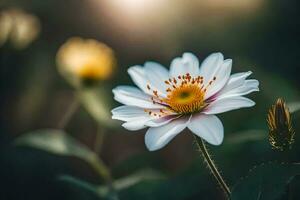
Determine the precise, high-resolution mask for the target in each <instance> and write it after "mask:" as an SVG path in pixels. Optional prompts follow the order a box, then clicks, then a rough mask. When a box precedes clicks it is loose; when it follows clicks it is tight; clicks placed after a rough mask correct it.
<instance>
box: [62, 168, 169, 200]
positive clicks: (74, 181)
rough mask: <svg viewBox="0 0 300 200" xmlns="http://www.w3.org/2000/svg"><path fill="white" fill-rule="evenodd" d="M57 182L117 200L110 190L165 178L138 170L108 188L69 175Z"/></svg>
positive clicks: (146, 170)
mask: <svg viewBox="0 0 300 200" xmlns="http://www.w3.org/2000/svg"><path fill="white" fill-rule="evenodd" d="M58 180H59V181H62V182H65V183H68V184H71V185H74V186H76V187H78V188H81V189H82V190H86V191H89V192H91V193H94V194H95V195H97V196H99V197H100V198H106V199H117V198H116V197H115V194H114V192H112V190H111V188H113V190H116V191H121V190H126V189H128V188H130V187H132V186H134V185H137V184H139V183H141V182H144V181H146V182H147V181H154V180H155V181H158V180H165V177H164V176H163V175H162V174H161V173H159V172H157V171H155V170H152V169H144V170H140V171H138V172H136V173H134V174H131V175H129V176H126V177H124V178H120V179H117V180H115V181H113V182H112V187H111V188H110V187H108V186H106V185H103V186H102V185H101V186H99V185H95V184H91V183H88V182H86V181H84V180H80V179H78V178H75V177H72V176H69V175H62V176H59V177H58Z"/></svg>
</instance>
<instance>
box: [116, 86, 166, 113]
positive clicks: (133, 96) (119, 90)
mask: <svg viewBox="0 0 300 200" xmlns="http://www.w3.org/2000/svg"><path fill="white" fill-rule="evenodd" d="M113 93H114V99H115V100H116V101H118V102H120V103H123V104H125V105H129V106H137V107H140V108H150V109H151V108H153V109H155V108H164V106H162V105H160V104H153V102H152V101H151V97H150V96H149V95H147V94H145V93H143V92H142V91H141V90H139V89H137V88H135V87H131V86H118V87H116V88H115V89H113Z"/></svg>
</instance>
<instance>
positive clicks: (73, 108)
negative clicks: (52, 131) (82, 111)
mask: <svg viewBox="0 0 300 200" xmlns="http://www.w3.org/2000/svg"><path fill="white" fill-rule="evenodd" d="M79 105H80V103H79V100H78V99H77V97H76V96H75V97H74V99H73V102H72V103H71V105H70V106H69V107H68V109H67V111H66V112H65V114H64V115H63V117H62V119H61V121H60V122H59V124H58V128H59V129H64V128H65V127H66V125H67V124H68V123H69V121H70V120H71V119H72V116H73V115H74V113H75V112H76V110H77V109H78V108H79Z"/></svg>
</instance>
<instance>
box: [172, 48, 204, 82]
mask: <svg viewBox="0 0 300 200" xmlns="http://www.w3.org/2000/svg"><path fill="white" fill-rule="evenodd" d="M187 73H189V74H190V75H191V76H192V77H196V76H198V75H199V60H198V58H197V57H196V56H195V55H194V54H192V53H184V54H183V55H182V57H177V58H175V59H174V60H173V61H172V62H171V66H170V77H171V78H177V77H178V76H179V75H180V76H182V75H186V74H187Z"/></svg>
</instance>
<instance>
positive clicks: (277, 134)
mask: <svg viewBox="0 0 300 200" xmlns="http://www.w3.org/2000/svg"><path fill="white" fill-rule="evenodd" d="M267 122H268V126H269V142H270V144H271V146H272V148H273V149H277V150H280V151H284V150H286V149H290V148H291V146H292V144H293V143H294V135H295V132H294V130H293V127H292V122H291V115H290V112H289V109H288V107H287V106H286V104H285V102H284V100H283V99H281V98H279V99H277V101H276V103H275V105H272V107H271V108H270V110H269V112H268V117H267Z"/></svg>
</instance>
